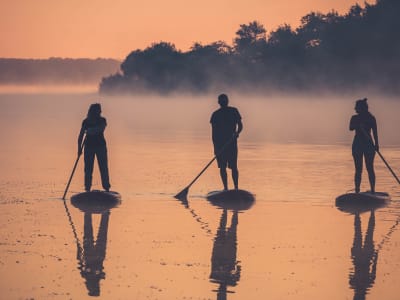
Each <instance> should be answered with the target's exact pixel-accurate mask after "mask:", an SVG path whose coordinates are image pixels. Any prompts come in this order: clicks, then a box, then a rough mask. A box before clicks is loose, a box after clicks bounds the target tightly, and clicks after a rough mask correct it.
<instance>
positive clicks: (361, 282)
mask: <svg viewBox="0 0 400 300" xmlns="http://www.w3.org/2000/svg"><path fill="white" fill-rule="evenodd" d="M374 229H375V213H374V210H371V214H370V217H369V222H368V229H367V232H366V234H365V241H364V245H363V241H362V232H361V219H360V214H359V213H356V214H355V215H354V241H353V246H352V248H351V258H352V261H353V265H354V272H352V273H350V280H349V283H350V286H351V288H352V289H354V298H353V299H354V300H364V299H365V297H366V295H367V291H368V289H369V288H370V287H372V285H373V284H374V282H375V278H376V265H377V262H378V251H376V250H375V246H374Z"/></svg>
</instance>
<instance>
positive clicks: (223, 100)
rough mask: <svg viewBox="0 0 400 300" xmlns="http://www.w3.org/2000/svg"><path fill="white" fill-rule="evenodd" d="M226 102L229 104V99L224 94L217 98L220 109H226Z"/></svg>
mask: <svg viewBox="0 0 400 300" xmlns="http://www.w3.org/2000/svg"><path fill="white" fill-rule="evenodd" d="M228 102H229V99H228V96H227V95H226V94H221V95H219V96H218V104H219V105H221V107H227V106H228Z"/></svg>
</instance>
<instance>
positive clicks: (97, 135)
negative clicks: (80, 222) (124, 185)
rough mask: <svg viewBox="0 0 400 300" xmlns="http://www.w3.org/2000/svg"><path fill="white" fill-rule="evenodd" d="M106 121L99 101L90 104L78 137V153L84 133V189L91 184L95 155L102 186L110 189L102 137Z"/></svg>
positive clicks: (105, 148)
mask: <svg viewBox="0 0 400 300" xmlns="http://www.w3.org/2000/svg"><path fill="white" fill-rule="evenodd" d="M106 126H107V121H106V119H105V118H103V117H102V116H101V106H100V104H99V103H94V104H92V105H90V107H89V111H88V114H87V118H86V119H85V120H83V122H82V128H81V131H80V133H79V137H78V155H80V154H81V153H82V148H81V145H82V140H83V136H84V134H86V141H85V154H84V160H85V190H86V191H90V188H91V186H92V174H93V164H94V157H95V156H96V157H97V162H98V164H99V170H100V175H101V183H102V186H103V188H104V189H105V190H106V191H108V190H109V189H110V181H109V176H108V159H107V145H106V140H105V138H104V130H105V128H106Z"/></svg>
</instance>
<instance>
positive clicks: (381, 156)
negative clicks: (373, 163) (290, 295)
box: [360, 127, 400, 184]
mask: <svg viewBox="0 0 400 300" xmlns="http://www.w3.org/2000/svg"><path fill="white" fill-rule="evenodd" d="M360 129H361V132H362V133H363V134H364V135H365V136H366V137H367V139H368V140H369V141H370V143H371V144H372V146H373V147H374V149H375V152H376V153H378V155H379V157H380V158H381V159H382V161H383V162H384V164H385V165H386V167H387V168H388V169H389V171H390V173H392V175H393V177H394V178H395V179H396V181H397V183H398V184H400V180H399V178H398V177H397V175H396V173H395V172H394V171H393V169H392V168H391V167H390V166H389V164H388V162H387V161H386V159H385V158H384V157H383V155H382V154H381V152H380V151H379V150H378V149H376V147H375V143H374V141H373V140H372V138H371V136H370V135H369V134H368V133H367V132H366V131H365V129H364V128H362V127H361V128H360Z"/></svg>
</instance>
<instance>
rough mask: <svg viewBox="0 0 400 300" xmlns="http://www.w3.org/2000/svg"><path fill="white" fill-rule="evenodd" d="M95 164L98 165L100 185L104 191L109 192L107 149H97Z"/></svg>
mask: <svg viewBox="0 0 400 300" xmlns="http://www.w3.org/2000/svg"><path fill="white" fill-rule="evenodd" d="M96 155H97V163H98V164H99V170H100V176H101V185H102V186H103V189H105V190H106V191H109V190H110V187H111V185H110V178H109V175H108V157H107V147H106V146H104V147H99V148H97V151H96Z"/></svg>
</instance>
